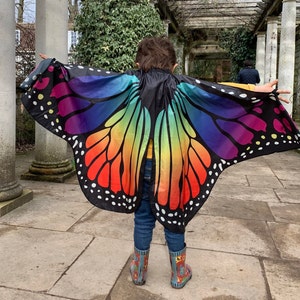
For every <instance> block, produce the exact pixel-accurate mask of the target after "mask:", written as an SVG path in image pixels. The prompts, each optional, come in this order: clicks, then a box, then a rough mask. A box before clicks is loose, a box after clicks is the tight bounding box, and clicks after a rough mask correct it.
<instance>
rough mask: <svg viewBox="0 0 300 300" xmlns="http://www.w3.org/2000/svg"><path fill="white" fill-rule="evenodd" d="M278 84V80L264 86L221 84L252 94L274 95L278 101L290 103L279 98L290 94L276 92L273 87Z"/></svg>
mask: <svg viewBox="0 0 300 300" xmlns="http://www.w3.org/2000/svg"><path fill="white" fill-rule="evenodd" d="M277 83H278V79H275V80H273V81H270V82H268V83H266V84H264V85H254V84H240V83H234V82H221V84H224V85H229V86H233V87H237V88H241V89H244V90H248V91H253V92H259V93H272V92H274V93H276V94H277V95H278V99H279V100H280V101H283V102H285V103H290V101H289V100H288V99H286V98H284V97H282V96H279V95H280V94H290V91H288V90H277V89H276V88H275V86H276V85H277Z"/></svg>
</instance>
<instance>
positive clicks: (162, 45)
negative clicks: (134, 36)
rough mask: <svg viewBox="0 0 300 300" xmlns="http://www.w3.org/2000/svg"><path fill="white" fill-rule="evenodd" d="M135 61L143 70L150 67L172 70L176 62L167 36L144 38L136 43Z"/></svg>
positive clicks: (147, 69) (173, 50)
mask: <svg viewBox="0 0 300 300" xmlns="http://www.w3.org/2000/svg"><path fill="white" fill-rule="evenodd" d="M135 62H136V63H137V64H138V67H139V69H141V70H143V71H145V72H147V71H149V70H150V69H152V68H158V69H168V70H172V69H173V67H174V65H175V64H176V53H175V49H174V47H173V44H172V43H171V41H170V40H169V39H168V38H167V37H149V38H145V39H143V40H142V41H141V42H140V43H139V45H138V50H137V54H136V58H135Z"/></svg>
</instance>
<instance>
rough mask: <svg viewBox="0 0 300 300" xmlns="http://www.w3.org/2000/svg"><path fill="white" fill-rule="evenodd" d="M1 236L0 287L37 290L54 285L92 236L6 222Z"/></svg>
mask: <svg viewBox="0 0 300 300" xmlns="http://www.w3.org/2000/svg"><path fill="white" fill-rule="evenodd" d="M0 237H1V247H0V266H1V272H0V286H5V287H10V288H15V289H24V290H29V291H36V292H44V291H48V290H49V289H50V288H52V286H53V285H54V284H55V283H56V282H57V280H59V279H60V277H61V276H62V275H63V274H64V272H65V271H66V270H67V269H68V268H69V267H70V265H71V264H73V262H74V261H75V260H77V259H78V257H79V256H80V255H81V253H82V252H83V251H84V249H85V248H86V247H87V246H88V245H89V243H90V242H91V241H92V239H93V237H92V236H88V235H82V234H72V233H68V232H56V231H51V230H41V229H31V228H20V227H16V226H5V225H0ZM3 300H4V299H3Z"/></svg>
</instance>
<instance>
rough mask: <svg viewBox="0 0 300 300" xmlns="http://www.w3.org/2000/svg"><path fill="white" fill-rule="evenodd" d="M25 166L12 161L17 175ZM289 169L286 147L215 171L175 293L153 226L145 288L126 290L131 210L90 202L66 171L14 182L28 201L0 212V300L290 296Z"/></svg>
mask: <svg viewBox="0 0 300 300" xmlns="http://www.w3.org/2000/svg"><path fill="white" fill-rule="evenodd" d="M30 162H31V160H30V157H29V159H28V157H27V156H26V155H25V156H22V157H21V158H20V157H17V174H21V172H23V171H24V168H25V169H26V168H28V165H29V164H30ZM290 171H292V175H291V174H290V173H291V172H290ZM299 172H300V156H299V153H297V152H296V151H289V152H284V153H277V154H274V155H269V156H265V157H260V158H255V159H253V160H249V161H247V162H243V163H241V164H238V165H235V166H232V167H230V168H228V169H227V170H225V172H223V173H222V175H221V176H220V179H219V180H218V182H217V184H216V185H215V188H214V190H213V192H212V194H211V196H210V199H209V200H208V201H207V202H206V204H205V205H204V207H203V208H202V209H201V211H200V212H199V213H198V214H197V215H196V216H195V218H194V219H193V220H192V221H191V222H190V224H189V225H188V227H187V236H186V242H187V263H189V264H190V265H191V267H192V269H193V278H192V280H191V281H190V282H189V283H188V284H187V286H186V287H185V288H184V289H182V290H176V289H173V288H172V287H171V286H170V265H169V256H168V250H167V247H166V246H165V241H164V235H163V230H162V227H161V225H160V224H157V226H156V229H155V232H154V236H153V243H152V245H151V252H150V259H149V274H148V279H147V282H146V285H144V286H142V287H139V286H135V285H134V284H133V283H132V282H131V278H130V275H129V263H130V261H131V255H132V252H133V241H132V230H133V215H124V214H117V213H112V212H106V211H102V210H99V209H97V208H95V207H93V206H92V205H91V204H89V202H88V201H87V200H86V199H85V198H84V196H83V194H82V193H81V190H80V188H79V186H78V183H77V179H76V177H75V176H74V177H72V178H70V179H68V180H67V182H65V183H63V184H61V183H48V182H35V181H25V180H22V181H21V184H22V186H24V187H25V188H26V189H29V190H30V189H31V190H33V193H34V200H32V201H30V202H28V203H26V204H24V205H23V206H22V207H19V208H17V209H14V210H13V211H11V212H10V213H8V214H7V215H5V216H3V217H1V218H0V300H2V298H3V300H25V299H26V300H62V299H63V300H127V299H128V300H129V299H130V300H166V299H168V300H169V299H172V300H173V299H174V300H189V299H196V300H198V299H199V300H215V299H216V300H225V299H226V300H244V299H246V300H247V299H249V300H264V299H266V300H273V299H276V300H287V299H288V300H298V299H299V294H300V291H299V287H300V279H299V277H300V275H299V274H300V252H299V249H300V247H299V245H300V224H299V222H298V220H299V217H298V216H299V205H300V202H299V201H300V199H299V195H300V189H299V188H300V181H299V178H300V173H299ZM256 175H257V176H259V177H257V178H256ZM295 176H296V177H295ZM263 181H264V184H263ZM267 182H268V184H269V186H268V187H266V185H267V184H266V183H267ZM277 183H279V185H277ZM271 186H272V187H271Z"/></svg>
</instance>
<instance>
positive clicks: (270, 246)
mask: <svg viewBox="0 0 300 300" xmlns="http://www.w3.org/2000/svg"><path fill="white" fill-rule="evenodd" d="M186 240H187V245H188V246H189V247H191V248H198V249H210V250H214V251H221V252H230V253H240V254H245V255H255V256H263V257H278V252H277V250H276V248H275V245H274V242H273V239H272V236H271V234H270V232H269V228H268V226H267V224H266V223H265V222H263V221H256V220H243V219H230V218H225V217H218V216H204V215H197V216H195V217H194V218H193V220H192V221H191V222H190V224H189V226H188V228H187V232H186Z"/></svg>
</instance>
